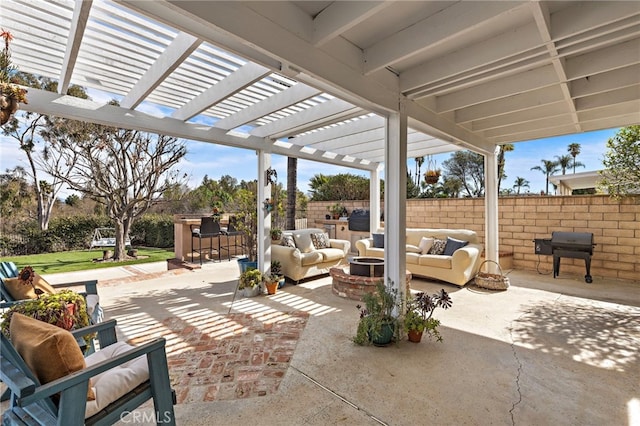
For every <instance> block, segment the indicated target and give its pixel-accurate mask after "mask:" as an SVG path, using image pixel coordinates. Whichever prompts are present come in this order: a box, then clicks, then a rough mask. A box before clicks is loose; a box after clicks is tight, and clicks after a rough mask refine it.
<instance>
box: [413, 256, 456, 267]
mask: <svg viewBox="0 0 640 426" xmlns="http://www.w3.org/2000/svg"><path fill="white" fill-rule="evenodd" d="M418 265H420V266H432V267H434V268H443V269H451V256H441V255H436V254H423V255H422V256H420V258H419V260H418Z"/></svg>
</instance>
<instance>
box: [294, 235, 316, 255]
mask: <svg viewBox="0 0 640 426" xmlns="http://www.w3.org/2000/svg"><path fill="white" fill-rule="evenodd" d="M293 238H294V239H295V240H296V247H298V250H300V251H301V252H302V253H310V252H312V251H314V250H315V249H316V248H315V246H314V245H313V241H311V234H310V233H309V232H296V233H294V234H293Z"/></svg>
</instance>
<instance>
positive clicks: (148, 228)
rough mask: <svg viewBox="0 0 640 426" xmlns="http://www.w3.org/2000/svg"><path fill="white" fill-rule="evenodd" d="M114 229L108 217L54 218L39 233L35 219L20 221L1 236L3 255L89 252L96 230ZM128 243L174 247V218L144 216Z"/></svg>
mask: <svg viewBox="0 0 640 426" xmlns="http://www.w3.org/2000/svg"><path fill="white" fill-rule="evenodd" d="M101 227H113V222H112V221H111V219H109V218H108V217H107V216H102V215H91V216H86V215H82V216H65V217H57V218H53V219H52V220H51V221H50V222H49V229H48V230H46V231H41V230H40V228H39V227H38V223H37V221H35V220H29V221H24V222H21V223H20V224H19V225H18V226H17V227H16V229H15V230H13V232H12V233H11V234H5V235H2V237H1V238H0V249H2V255H3V256H14V255H23V254H38V253H53V252H58V251H69V250H84V249H88V248H89V246H90V244H91V240H92V238H93V233H94V231H95V229H96V228H101ZM131 244H132V245H137V246H143V247H157V248H169V247H173V216H172V215H162V214H147V215H143V216H142V217H140V218H138V219H137V220H136V221H135V222H134V224H133V227H132V229H131Z"/></svg>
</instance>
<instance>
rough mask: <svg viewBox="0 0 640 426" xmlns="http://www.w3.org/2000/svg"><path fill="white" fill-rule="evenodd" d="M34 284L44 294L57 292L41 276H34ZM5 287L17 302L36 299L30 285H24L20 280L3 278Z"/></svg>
mask: <svg viewBox="0 0 640 426" xmlns="http://www.w3.org/2000/svg"><path fill="white" fill-rule="evenodd" d="M34 275H35V276H34V278H33V284H34V285H35V287H36V288H37V289H40V290H42V291H43V292H44V294H54V293H55V292H56V291H55V290H54V288H53V287H51V285H50V284H49V283H48V282H47V281H46V280H45V279H44V278H42V277H41V276H40V275H38V274H34ZM2 282H4V286H5V287H6V289H7V291H8V292H9V294H10V295H11V297H13V298H14V299H15V300H24V299H36V292H35V291H34V290H33V287H31V285H29V284H23V283H21V282H20V279H19V278H3V279H2Z"/></svg>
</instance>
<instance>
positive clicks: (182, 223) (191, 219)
mask: <svg viewBox="0 0 640 426" xmlns="http://www.w3.org/2000/svg"><path fill="white" fill-rule="evenodd" d="M202 217H211V215H202V214H176V215H173V237H174V253H175V259H176V260H178V261H181V262H183V261H185V262H199V260H198V258H197V256H196V258H195V259H194V258H193V254H192V253H191V227H192V225H193V228H198V227H200V219H201V218H202ZM228 223H229V217H228V215H224V214H223V215H222V216H221V219H220V226H221V227H222V228H223V229H226V227H227V225H228ZM218 238H222V240H221V241H220V244H221V245H222V246H223V247H224V246H226V245H227V237H225V236H222V237H213V241H212V244H213V247H214V249H215V248H216V247H218ZM233 238H234V237H231V247H230V250H231V256H234V255H236V254H240V253H239V251H240V250H239V249H237V250H235V249H236V247H234V245H233ZM239 239H240V237H238V240H239ZM202 244H203V247H208V244H209V238H206V239H203V240H202ZM194 247H196V248H197V247H198V242H197V241H194ZM226 256H227V253H226V251H225V252H223V253H222V258H223V259H225V258H226ZM214 258H215V259H217V254H216V255H214Z"/></svg>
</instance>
